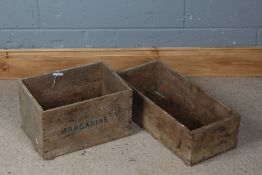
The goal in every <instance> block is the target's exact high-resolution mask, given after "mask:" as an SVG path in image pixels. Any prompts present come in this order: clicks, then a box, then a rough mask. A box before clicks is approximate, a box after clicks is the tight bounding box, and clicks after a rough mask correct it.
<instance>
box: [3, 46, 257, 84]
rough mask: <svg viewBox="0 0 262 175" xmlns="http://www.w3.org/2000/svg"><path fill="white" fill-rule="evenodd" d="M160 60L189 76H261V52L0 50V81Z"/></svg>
mask: <svg viewBox="0 0 262 175" xmlns="http://www.w3.org/2000/svg"><path fill="white" fill-rule="evenodd" d="M154 59H160V60H162V61H164V62H166V63H167V64H169V65H170V66H172V67H173V68H175V69H176V70H177V71H178V72H180V73H182V74H184V75H187V76H262V48H261V47H254V48H107V49H101V48H83V49H13V50H0V79H19V78H24V77H28V76H33V75H37V74H41V73H45V72H50V71H54V70H58V69H63V68H68V67H72V66H76V65H81V64H86V63H90V62H93V61H98V60H103V61H105V62H107V63H108V64H109V65H111V67H112V68H113V69H115V70H121V69H124V68H127V67H131V66H135V65H138V64H141V63H144V62H147V61H151V60H154Z"/></svg>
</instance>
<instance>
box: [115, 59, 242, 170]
mask: <svg viewBox="0 0 262 175" xmlns="http://www.w3.org/2000/svg"><path fill="white" fill-rule="evenodd" d="M119 74H120V76H121V77H122V78H123V79H124V80H125V81H126V82H127V83H128V84H129V85H130V87H132V88H133V93H134V94H133V114H134V115H133V120H134V121H135V122H136V123H137V124H139V125H140V126H142V127H143V128H145V129H146V130H147V131H148V132H149V133H151V135H152V136H153V137H155V138H156V139H157V140H159V141H161V142H162V143H163V144H164V145H165V146H166V147H168V148H169V149H170V150H171V151H173V152H174V153H175V154H176V155H178V156H179V157H180V158H181V159H182V160H184V162H185V163H186V164H189V165H193V164H196V163H198V162H200V161H202V160H205V159H208V158H210V157H212V156H215V155H217V154H219V153H222V152H225V151H227V150H229V149H231V148H234V147H236V145H237V139H238V130H239V123H240V116H239V114H237V113H236V112H234V111H232V110H231V109H229V108H227V107H226V106H224V105H223V104H221V103H220V102H218V101H216V100H214V99H213V98H211V97H210V96H209V95H208V94H206V93H205V92H204V91H203V90H202V89H201V88H199V87H198V86H196V85H194V84H193V83H191V82H190V81H188V80H186V79H185V78H184V77H183V76H181V75H180V74H178V73H176V72H175V71H174V70H172V69H171V68H169V67H168V66H167V65H165V64H164V63H162V62H159V61H153V62H149V63H146V64H143V65H139V66H136V67H132V68H129V69H127V70H124V71H121V72H119Z"/></svg>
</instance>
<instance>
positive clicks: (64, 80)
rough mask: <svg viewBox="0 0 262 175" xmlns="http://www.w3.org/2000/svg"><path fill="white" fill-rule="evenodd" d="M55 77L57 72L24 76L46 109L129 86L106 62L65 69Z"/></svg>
mask: <svg viewBox="0 0 262 175" xmlns="http://www.w3.org/2000/svg"><path fill="white" fill-rule="evenodd" d="M61 72H62V73H63V76H58V77H57V78H56V79H55V80H54V76H53V73H50V74H45V75H41V76H37V77H33V78H28V79H25V80H23V83H24V84H25V86H26V87H27V88H28V90H29V91H30V93H31V94H32V95H33V96H34V98H35V99H36V100H37V102H38V103H39V104H40V105H41V107H42V108H43V110H48V109H52V108H56V107H60V106H64V105H68V104H72V103H77V102H81V101H85V100H89V99H93V98H96V97H101V96H104V95H108V94H111V93H116V92H120V91H122V90H126V89H127V87H126V86H125V85H124V84H123V82H121V81H120V80H119V78H118V77H117V76H116V75H115V74H114V73H113V72H112V71H111V70H110V69H109V68H108V67H107V66H105V65H104V64H103V63H95V64H90V65H86V66H81V67H76V68H72V69H67V70H63V71H61Z"/></svg>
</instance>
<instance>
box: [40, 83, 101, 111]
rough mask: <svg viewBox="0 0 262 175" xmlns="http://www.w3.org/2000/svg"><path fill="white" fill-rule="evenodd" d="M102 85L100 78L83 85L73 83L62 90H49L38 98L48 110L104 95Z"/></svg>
mask: <svg viewBox="0 0 262 175" xmlns="http://www.w3.org/2000/svg"><path fill="white" fill-rule="evenodd" d="M101 87H102V83H101V81H100V80H99V81H96V82H92V83H88V84H86V85H82V86H76V85H72V86H68V87H65V88H61V89H60V90H53V91H49V92H48V93H46V94H42V95H41V96H38V97H37V99H38V101H39V103H40V104H41V106H42V107H43V109H44V110H47V109H52V108H56V107H61V106H64V105H69V104H72V103H76V102H81V101H84V100H88V99H91V98H95V97H99V96H101V95H102V93H101Z"/></svg>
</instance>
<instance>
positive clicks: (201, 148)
mask: <svg viewBox="0 0 262 175" xmlns="http://www.w3.org/2000/svg"><path fill="white" fill-rule="evenodd" d="M239 124H240V117H239V116H233V115H232V116H231V117H229V118H226V119H225V120H223V121H221V122H217V123H215V124H214V125H211V126H210V127H207V128H201V129H199V130H198V131H197V132H196V133H195V134H194V144H193V150H192V159H191V164H195V163H198V162H200V161H203V160H205V159H208V158H210V157H213V156H215V155H217V154H219V153H223V152H225V151H227V150H229V149H232V148H235V147H236V146H237V140H238V132H239Z"/></svg>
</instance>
